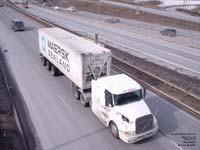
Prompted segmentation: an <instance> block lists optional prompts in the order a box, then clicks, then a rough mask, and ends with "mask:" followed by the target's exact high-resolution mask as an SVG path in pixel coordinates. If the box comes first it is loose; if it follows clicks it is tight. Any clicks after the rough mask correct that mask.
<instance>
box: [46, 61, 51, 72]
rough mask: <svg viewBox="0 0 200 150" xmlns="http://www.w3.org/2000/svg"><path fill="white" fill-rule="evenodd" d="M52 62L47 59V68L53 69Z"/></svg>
mask: <svg viewBox="0 0 200 150" xmlns="http://www.w3.org/2000/svg"><path fill="white" fill-rule="evenodd" d="M51 66H52V65H51V62H50V61H48V60H47V70H49V71H51Z"/></svg>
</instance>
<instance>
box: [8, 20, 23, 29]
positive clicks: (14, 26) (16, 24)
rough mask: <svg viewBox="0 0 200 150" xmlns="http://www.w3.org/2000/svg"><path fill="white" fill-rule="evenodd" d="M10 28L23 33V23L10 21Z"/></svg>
mask: <svg viewBox="0 0 200 150" xmlns="http://www.w3.org/2000/svg"><path fill="white" fill-rule="evenodd" d="M11 28H12V29H14V30H15V31H24V30H25V27H24V23H23V21H21V20H16V19H13V20H11Z"/></svg>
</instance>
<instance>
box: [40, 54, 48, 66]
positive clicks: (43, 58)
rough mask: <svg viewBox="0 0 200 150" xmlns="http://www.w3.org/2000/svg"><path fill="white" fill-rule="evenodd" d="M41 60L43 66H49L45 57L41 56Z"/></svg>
mask: <svg viewBox="0 0 200 150" xmlns="http://www.w3.org/2000/svg"><path fill="white" fill-rule="evenodd" d="M40 59H41V63H42V65H43V66H46V65H47V59H46V58H45V57H44V56H41V57H40Z"/></svg>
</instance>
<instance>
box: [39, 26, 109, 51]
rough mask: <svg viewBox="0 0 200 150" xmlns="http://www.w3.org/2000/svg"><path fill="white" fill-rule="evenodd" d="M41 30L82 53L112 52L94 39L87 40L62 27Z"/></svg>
mask: <svg viewBox="0 0 200 150" xmlns="http://www.w3.org/2000/svg"><path fill="white" fill-rule="evenodd" d="M39 32H44V33H46V34H47V35H51V36H52V37H54V39H56V40H57V41H58V42H59V43H61V44H62V45H67V47H69V48H70V49H73V50H75V51H77V52H79V53H81V54H89V53H91V54H101V53H104V52H105V53H106V52H109V53H110V50H108V49H106V48H104V47H102V46H101V45H98V44H95V43H93V42H92V41H89V40H86V39H84V38H82V37H79V36H77V35H75V34H72V33H70V32H67V31H65V30H63V29H60V28H41V29H39ZM74 43H76V44H74Z"/></svg>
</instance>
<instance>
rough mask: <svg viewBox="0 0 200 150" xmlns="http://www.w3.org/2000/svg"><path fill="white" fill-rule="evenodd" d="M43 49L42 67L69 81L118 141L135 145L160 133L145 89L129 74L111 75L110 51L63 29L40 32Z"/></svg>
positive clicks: (75, 92)
mask: <svg viewBox="0 0 200 150" xmlns="http://www.w3.org/2000/svg"><path fill="white" fill-rule="evenodd" d="M39 48H40V57H41V62H42V64H43V65H44V66H47V68H48V70H49V71H51V72H52V74H53V75H54V76H56V75H58V74H60V73H62V74H64V75H65V76H66V77H67V78H69V79H70V80H71V81H72V87H73V94H74V96H75V98H76V99H80V101H81V103H82V104H83V105H84V106H86V105H87V104H88V103H90V106H91V109H92V112H93V113H94V114H95V115H96V116H97V117H98V118H99V119H100V120H101V121H102V122H103V124H104V125H105V126H108V127H109V128H110V130H111V133H112V134H113V135H114V136H115V137H116V138H120V139H121V140H123V141H124V142H126V143H133V142H137V141H140V140H142V139H145V138H148V137H151V136H153V135H154V134H155V133H156V132H157V130H158V123H157V119H156V118H155V117H154V115H153V114H152V113H151V111H150V110H149V108H148V106H147V105H146V103H145V101H144V99H143V98H144V97H145V93H146V92H145V89H143V88H142V87H141V86H140V85H139V84H138V83H137V82H136V81H134V80H133V79H131V78H130V77H128V76H127V75H125V74H119V75H110V68H111V52H110V50H108V49H106V48H104V47H103V46H101V45H98V44H95V43H93V42H92V41H89V40H87V39H84V38H81V37H78V36H76V35H74V34H72V33H69V32H67V31H65V30H62V29H59V28H41V29H39Z"/></svg>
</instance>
